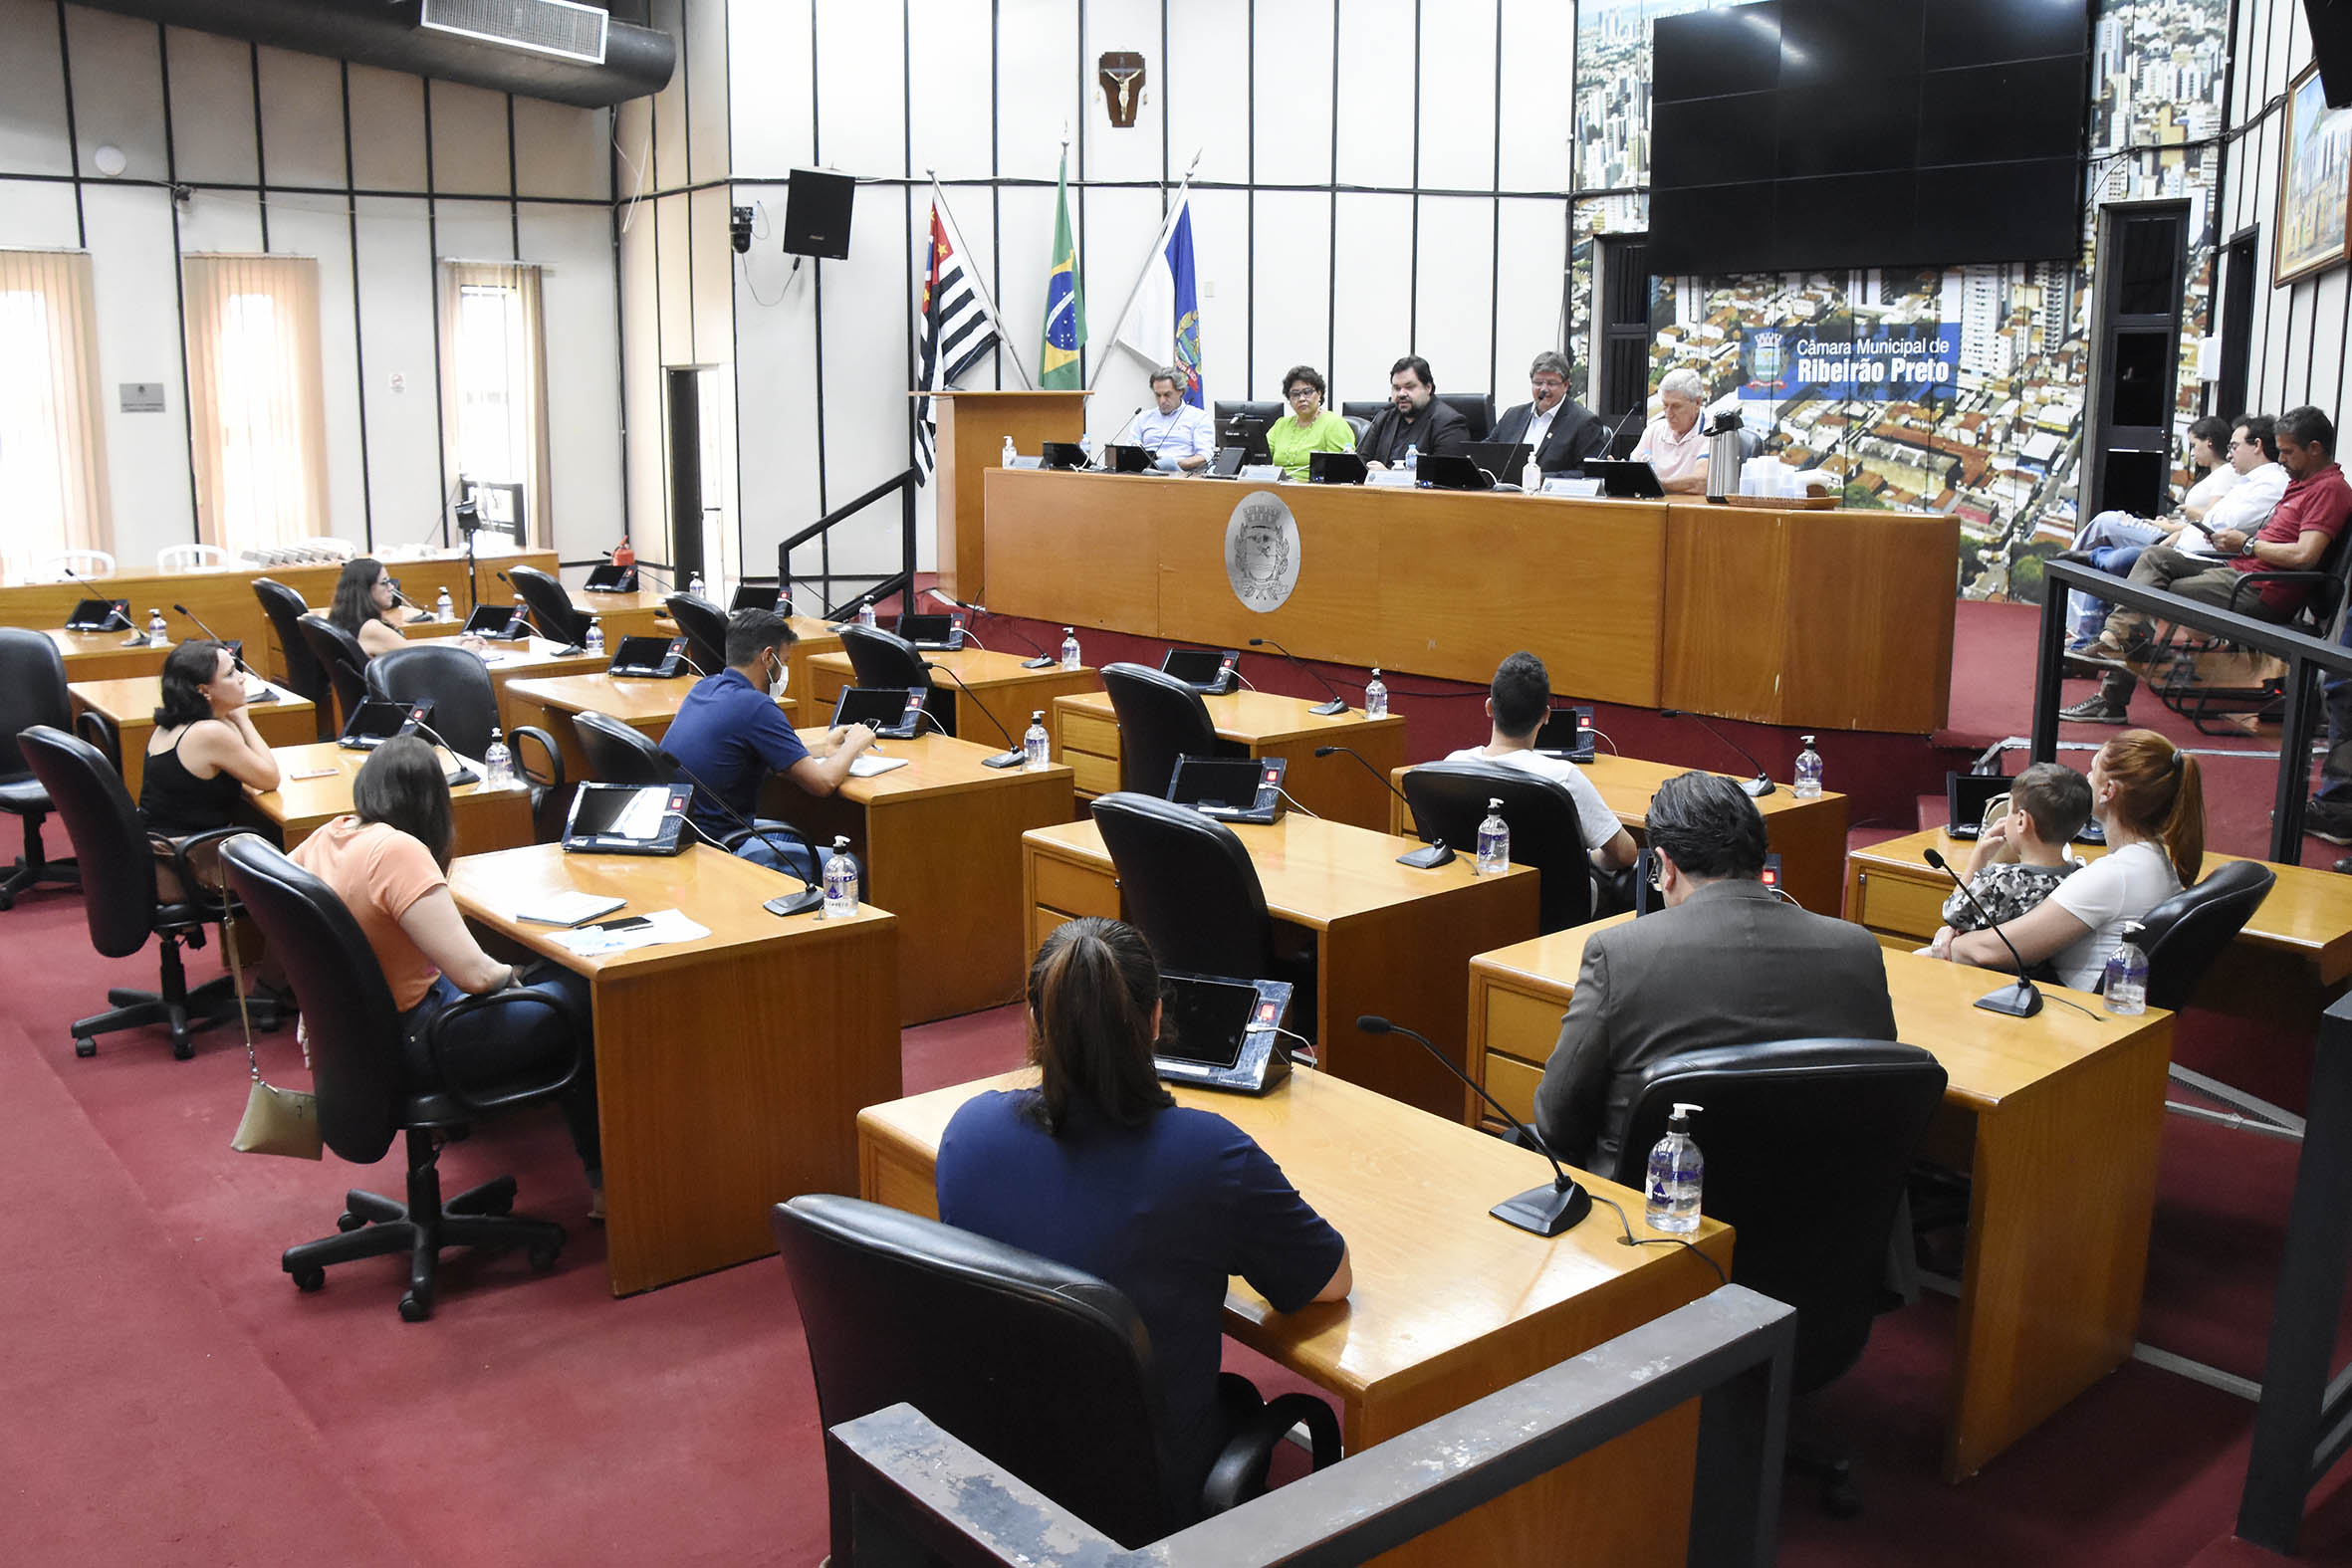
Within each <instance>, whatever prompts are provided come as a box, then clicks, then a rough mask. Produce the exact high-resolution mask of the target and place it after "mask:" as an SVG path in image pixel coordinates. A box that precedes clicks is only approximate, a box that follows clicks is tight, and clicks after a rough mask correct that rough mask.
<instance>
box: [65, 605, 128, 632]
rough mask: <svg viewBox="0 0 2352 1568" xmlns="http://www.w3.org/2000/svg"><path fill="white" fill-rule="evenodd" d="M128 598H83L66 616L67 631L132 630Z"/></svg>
mask: <svg viewBox="0 0 2352 1568" xmlns="http://www.w3.org/2000/svg"><path fill="white" fill-rule="evenodd" d="M136 629H137V628H135V627H134V626H132V624H131V622H130V600H128V599H84V600H83V601H82V602H81V603H79V604H77V605H75V606H74V613H73V614H71V615H68V616H67V617H66V630H68V631H133V630H136Z"/></svg>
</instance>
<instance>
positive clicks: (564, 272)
mask: <svg viewBox="0 0 2352 1568" xmlns="http://www.w3.org/2000/svg"><path fill="white" fill-rule="evenodd" d="M521 220H522V225H523V254H524V256H525V257H526V258H528V259H529V260H532V261H536V262H538V263H540V264H541V265H542V267H543V268H544V269H545V270H544V271H543V272H542V273H541V274H540V308H541V314H542V316H543V318H544V319H545V323H546V340H547V381H548V466H549V475H550V477H549V487H550V489H551V491H552V492H553V493H552V494H551V495H550V496H549V498H548V519H549V521H550V522H551V523H553V524H554V526H555V534H554V538H555V544H556V552H557V554H558V556H559V557H560V558H561V559H563V560H581V559H583V558H584V557H587V556H592V555H595V554H596V553H597V552H599V551H603V550H608V549H610V548H611V546H612V543H613V542H614V541H615V540H617V539H619V538H620V535H621V530H622V526H623V524H622V497H621V490H620V380H619V376H618V374H617V373H616V366H617V365H618V363H619V352H620V344H619V336H618V327H617V324H616V323H615V321H614V318H613V276H612V237H611V228H610V225H609V222H608V219H607V217H606V215H605V213H604V212H603V211H602V210H600V209H598V208H594V207H559V206H534V205H532V204H530V203H525V204H524V206H523V210H522V214H521Z"/></svg>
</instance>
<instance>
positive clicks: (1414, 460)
mask: <svg viewBox="0 0 2352 1568" xmlns="http://www.w3.org/2000/svg"><path fill="white" fill-rule="evenodd" d="M1405 472H1406V473H1408V474H1412V475H1414V476H1415V478H1414V480H1413V483H1415V484H1419V483H1421V481H1420V478H1419V477H1418V476H1419V475H1420V472H1421V443H1420V442H1418V441H1416V442H1414V443H1413V444H1412V445H1411V446H1408V447H1406V448H1405Z"/></svg>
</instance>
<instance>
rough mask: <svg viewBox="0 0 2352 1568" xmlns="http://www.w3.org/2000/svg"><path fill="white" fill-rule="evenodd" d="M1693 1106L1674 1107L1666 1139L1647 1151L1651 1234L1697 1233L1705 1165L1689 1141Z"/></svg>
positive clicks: (1704, 1161) (1668, 1120) (1696, 1148)
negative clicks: (1648, 1158)
mask: <svg viewBox="0 0 2352 1568" xmlns="http://www.w3.org/2000/svg"><path fill="white" fill-rule="evenodd" d="M1698 1109H1699V1107H1698V1106H1696V1105H1682V1104H1677V1105H1676V1106H1675V1107H1674V1114H1673V1115H1671V1116H1669V1117H1667V1118H1666V1136H1665V1137H1663V1138H1661V1139H1659V1140H1658V1142H1657V1145H1656V1147H1654V1148H1652V1149H1651V1150H1650V1181H1649V1213H1648V1214H1647V1216H1646V1217H1645V1218H1646V1219H1647V1220H1648V1221H1649V1223H1650V1229H1651V1230H1653V1231H1664V1232H1667V1233H1668V1234H1670V1235H1685V1234H1688V1233H1689V1232H1693V1231H1696V1230H1698V1229H1699V1183H1700V1178H1701V1177H1702V1176H1704V1175H1705V1174H1706V1169H1707V1162H1706V1160H1705V1159H1704V1158H1703V1157H1702V1156H1701V1155H1700V1153H1699V1146H1698V1145H1697V1144H1695V1143H1693V1142H1692V1141H1691V1113H1692V1112H1693V1111H1696V1110H1698Z"/></svg>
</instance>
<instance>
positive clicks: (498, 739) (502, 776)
mask: <svg viewBox="0 0 2352 1568" xmlns="http://www.w3.org/2000/svg"><path fill="white" fill-rule="evenodd" d="M514 786H515V754H514V753H512V752H510V751H508V750H507V749H506V741H505V740H504V738H503V737H502V736H501V735H500V733H499V729H498V726H496V725H492V726H491V727H490V745H489V746H488V747H487V748H485V749H484V751H483V753H482V787H483V788H485V789H512V788H513V787H514Z"/></svg>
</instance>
